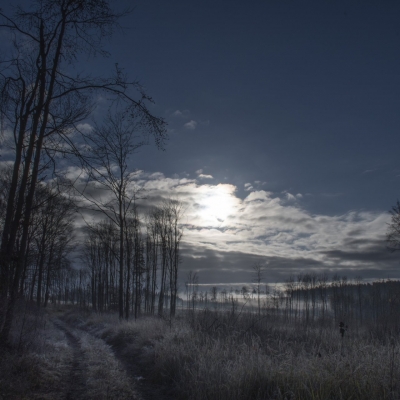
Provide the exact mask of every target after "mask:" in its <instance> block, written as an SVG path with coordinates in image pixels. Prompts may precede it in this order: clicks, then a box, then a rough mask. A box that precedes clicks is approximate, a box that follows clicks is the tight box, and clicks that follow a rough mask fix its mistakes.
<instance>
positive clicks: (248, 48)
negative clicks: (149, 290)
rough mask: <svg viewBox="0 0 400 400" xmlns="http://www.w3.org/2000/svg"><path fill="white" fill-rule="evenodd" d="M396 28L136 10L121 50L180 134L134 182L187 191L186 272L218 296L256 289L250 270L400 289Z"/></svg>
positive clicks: (362, 15)
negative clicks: (391, 224) (391, 246)
mask: <svg viewBox="0 0 400 400" xmlns="http://www.w3.org/2000/svg"><path fill="white" fill-rule="evenodd" d="M399 17H400V4H399V3H397V2H376V1H374V2H372V1H371V2H368V1H365V2H356V1H351V2H348V1H334V2H320V1H253V2H243V1H240V2H239V1H231V2H225V1H201V2H199V1H193V2H187V1H171V2H164V1H157V0H149V1H141V2H140V1H139V2H137V3H135V10H134V12H133V13H132V15H131V16H130V17H128V18H126V19H125V20H124V21H123V25H124V28H125V36H124V37H123V38H122V39H121V38H118V39H116V40H114V41H113V42H112V43H111V44H110V49H111V50H112V52H113V54H114V58H113V61H114V59H118V60H119V59H120V60H121V61H120V64H121V65H124V66H125V68H126V71H127V73H129V75H130V76H132V77H134V78H137V79H139V80H140V81H141V83H142V84H143V85H144V86H145V88H146V89H147V91H148V92H149V94H151V95H152V96H153V98H154V100H155V102H156V105H155V107H154V110H155V112H158V113H159V114H160V115H163V116H164V117H165V118H166V119H167V121H168V123H169V135H170V140H169V143H168V145H167V147H166V151H165V152H162V153H161V152H157V151H156V150H155V149H146V150H145V151H143V152H142V153H141V154H140V155H139V156H138V158H137V167H138V168H139V169H143V170H145V171H148V172H149V173H155V172H158V173H161V174H163V175H162V176H163V177H164V178H165V179H167V178H168V179H169V181H168V179H167V181H168V184H167V186H168V187H169V190H171V191H172V195H174V193H175V194H176V193H177V192H185V190H186V192H185V195H182V199H183V200H184V201H185V202H187V204H188V209H189V210H191V211H188V218H189V221H188V225H189V226H190V224H191V223H192V225H193V228H187V230H186V234H185V237H186V239H185V240H186V241H185V246H184V253H185V256H184V263H183V265H182V268H183V270H189V269H197V270H198V271H199V275H200V280H201V281H202V280H203V281H204V282H205V283H210V284H211V283H213V282H214V283H215V282H224V281H225V282H230V283H232V282H241V281H246V276H247V280H249V278H248V277H249V272H248V271H250V270H251V265H252V264H254V263H255V262H261V263H265V265H266V268H267V269H268V271H269V279H270V281H281V280H283V279H285V277H286V276H287V274H288V273H293V274H297V273H299V272H304V271H305V270H311V269H312V270H315V271H322V270H324V271H327V272H328V273H329V274H333V273H334V272H338V273H340V274H345V275H348V276H349V277H354V276H356V275H361V276H364V277H365V278H368V279H372V278H377V279H379V278H396V277H399V275H400V274H399V273H398V269H397V268H398V264H399V263H398V255H396V254H390V253H388V251H387V250H386V248H385V242H384V233H385V231H386V223H387V222H388V221H389V215H388V210H389V209H390V207H391V206H392V205H393V204H394V203H395V201H396V199H397V198H398V197H399V188H400V185H399V183H400V165H399V157H398V145H399V144H400V140H399V127H400V113H399V105H400V104H399V103H400V101H399V100H400V97H399V96H400V92H399V89H400V72H399V71H400V52H399V44H400V25H399V24H398V21H399V20H400V18H399ZM201 175H203V176H206V175H208V178H205V177H201ZM160 177H161V175H159V177H158V178H157V179H156V180H153V181H152V182H153V186H154V185H155V181H157V182H158V184H160V185H161V181H163V182H164V184H165V182H166V181H165V179H164V178H160ZM211 177H212V178H211ZM163 179H164V180H163ZM179 179H181V180H182V179H186V180H189V181H190V182H188V183H186V184H181V185H180V184H179V183H177V182H179ZM218 184H220V185H221V184H225V185H226V186H224V188H225V189H226V190H227V192H229V193H230V195H231V196H232V197H231V199H232V201H233V203H235V202H237V203H235V207H233V208H232V213H233V214H232V215H231V216H228V217H226V218H223V221H222V222H220V221H218V220H215V221H214V222H213V223H211V222H209V223H208V225H207V224H205V223H204V221H203V219H204V218H205V217H204V214H203V217H202V218H197V215H198V214H196V213H195V211H193V210H194V208H195V206H194V204H197V203H198V204H201V201H200V200H199V197H201V194H200V193H201V192H202V190H205V189H206V188H213V190H217V189H216V188H217V187H218V186H216V185H218ZM185 185H186V186H185ZM180 186H181V187H180ZM195 188H197V189H196V190H195ZM194 192H196V193H197V194H193V193H194ZM188 193H190V195H189V194H188ZM165 195H166V194H165ZM185 196H187V197H185ZM211 198H212V197H211ZM214 198H215V197H214ZM215 201H216V202H218V201H217V200H215ZM252 202H253V203H252ZM223 203H224V202H223ZM250 204H252V206H251V207H250V206H249V205H250ZM244 205H245V206H244ZM217 209H218V207H217ZM243 209H244V211H243ZM240 210H242V211H240ZM210 212H211V211H210ZM211 213H212V212H211ZM286 216H289V217H288V218H286ZM196 221H197V222H196ZM218 223H220V225H219V226H218ZM307 223H308V225H307ZM205 225H207V226H206V227H205ZM242 228H243V229H242ZM241 229H242V230H241ZM246 229H247V230H246ZM228 231H229V234H228V233H227V232H228ZM205 237H206V238H208V240H206V239H205ZM202 271H203V272H202ZM246 274H247V275H246Z"/></svg>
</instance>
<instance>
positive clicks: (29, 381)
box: [0, 309, 400, 400]
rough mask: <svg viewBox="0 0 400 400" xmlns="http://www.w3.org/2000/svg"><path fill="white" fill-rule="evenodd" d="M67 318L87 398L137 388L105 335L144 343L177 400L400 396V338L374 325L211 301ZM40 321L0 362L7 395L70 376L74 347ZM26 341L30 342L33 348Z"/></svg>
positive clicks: (0, 390)
mask: <svg viewBox="0 0 400 400" xmlns="http://www.w3.org/2000/svg"><path fill="white" fill-rule="evenodd" d="M63 314H65V312H63ZM29 318H30V317H29ZM32 318H33V317H32ZM65 318H66V320H68V321H69V323H70V324H73V325H74V326H76V327H77V329H76V330H74V331H73V333H74V334H75V335H79V340H80V345H81V348H82V350H83V352H84V359H85V363H86V371H87V388H88V391H89V392H88V393H89V394H90V397H88V398H96V399H106V398H135V396H136V397H137V395H136V394H135V391H134V386H133V384H132V381H131V379H132V377H128V376H127V375H126V373H125V371H124V370H123V368H122V366H121V365H120V364H119V362H118V361H117V360H116V359H115V357H114V355H113V353H112V351H111V348H110V346H109V345H107V344H106V343H105V341H107V342H109V343H113V345H114V346H119V347H120V348H124V351H125V353H128V354H130V353H129V352H131V354H132V357H134V356H136V355H137V350H138V349H140V352H141V354H145V355H146V357H147V358H146V359H147V360H148V363H149V364H148V365H150V367H151V370H152V374H151V381H152V382H154V383H163V384H166V385H172V386H173V387H174V388H175V393H176V396H175V397H176V398H177V399H189V400H206V399H207V400H214V399H216V400H225V399H226V400H228V399H229V400H239V399H241V400H242V399H249V400H250V399H254V400H261V399H276V400H294V399H296V400H299V399H315V400H317V399H318V400H329V399H332V400H341V399H343V400H344V399H346V400H347V399H355V400H364V399H365V400H366V399H368V400H370V399H382V400H392V399H398V398H399V397H400V388H399V378H400V362H399V361H400V359H399V350H400V343H399V340H398V338H397V336H390V335H388V336H387V337H377V336H375V335H371V333H370V332H369V331H368V330H367V329H366V328H359V329H357V330H353V331H352V330H351V329H349V331H347V332H346V334H345V337H344V338H343V339H341V337H340V334H339V329H338V327H337V326H336V325H335V324H334V323H332V324H331V325H329V324H328V325H327V324H325V325H320V324H318V323H315V324H314V325H308V326H306V325H302V324H298V325H290V324H287V323H284V322H283V321H281V320H279V319H278V318H274V317H272V316H268V315H261V316H260V317H259V316H257V315H256V314H252V313H242V314H240V313H239V314H238V313H236V314H234V313H229V312H219V311H207V310H205V311H199V312H196V313H195V314H193V313H192V314H182V315H181V316H178V317H177V318H175V319H174V320H173V321H165V320H162V319H160V318H152V317H142V318H140V319H138V320H137V321H136V322H135V321H119V319H118V317H117V316H116V315H114V314H103V315H101V314H96V313H90V312H85V313H82V312H78V310H76V309H71V310H70V311H69V312H68V313H67V314H65ZM36 320H37V321H39V322H38V326H37V327H36V337H37V338H38V339H37V341H36V342H35V340H33V338H31V337H30V334H28V333H26V335H25V339H26V340H27V342H23V344H22V345H20V348H23V349H24V352H23V355H20V354H19V353H18V352H14V353H10V354H7V355H6V358H5V359H3V360H2V361H1V365H2V366H3V370H2V375H1V376H0V394H2V395H3V397H4V398H7V399H9V398H10V399H12V398H15V399H17V398H18V399H24V398H31V397H29V393H30V391H34V393H39V394H40V396H42V397H40V398H47V399H51V398H57V397H54V396H55V395H54V393H55V388H60V387H63V385H65V382H64V381H63V379H64V378H65V376H66V374H67V370H68V366H69V363H70V361H71V357H72V354H71V349H70V348H69V347H68V343H67V341H66V338H65V336H64V335H63V334H62V333H60V330H59V329H57V328H56V327H54V326H53V325H52V323H51V319H50V318H48V317H46V316H44V317H40V318H36ZM29 323H32V324H33V320H32V321H30V322H29ZM39 325H40V326H39ZM79 328H81V329H83V330H85V332H86V333H85V332H82V330H81V329H79ZM15 332H18V329H16V330H15ZM15 338H18V335H17V333H15ZM39 338H40V339H39ZM25 343H30V347H29V349H30V350H29V351H28V347H26V345H25ZM15 346H18V340H17V339H16V341H15ZM4 366H6V368H5V369H4ZM10 366H11V367H10ZM17 378H18V379H17ZM16 384H18V385H19V387H18V391H17V392H16V391H15V390H16V389H15V385H16ZM13 385H14V386H13ZM10 393H11V394H12V393H14V395H15V393H17V395H15V396H14V397H12V396H10V395H9V394H10ZM46 396H47V397H46ZM52 396H53V397H52ZM118 396H119V397H118ZM130 396H131V397H130Z"/></svg>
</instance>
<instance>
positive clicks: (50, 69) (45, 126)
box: [0, 0, 166, 345]
mask: <svg viewBox="0 0 400 400" xmlns="http://www.w3.org/2000/svg"><path fill="white" fill-rule="evenodd" d="M128 13H129V10H126V11H122V12H116V11H114V10H113V9H112V7H111V4H110V2H107V1H99V2H96V1H92V0H79V1H76V0H59V1H53V0H44V1H40V2H28V3H27V4H26V7H15V8H14V13H13V14H12V15H6V14H5V13H4V12H3V10H0V29H1V31H2V33H3V35H4V37H7V38H9V40H8V42H9V46H7V47H6V48H5V50H6V52H7V54H5V53H3V54H2V57H1V60H0V62H1V72H0V119H1V121H0V126H1V135H2V136H3V137H4V136H11V138H12V140H13V146H12V148H13V151H14V157H13V165H12V169H11V173H10V180H9V182H10V184H9V185H8V187H7V189H6V191H5V192H4V191H3V193H2V194H3V195H4V197H3V198H2V206H3V207H2V211H1V212H2V217H3V220H2V227H1V228H2V232H1V233H2V236H1V244H0V345H5V344H7V342H8V338H9V332H10V328H11V325H12V322H13V318H14V308H15V305H16V302H17V299H18V297H19V295H20V294H21V288H22V289H23V288H24V285H25V284H26V283H27V282H28V281H29V279H31V278H32V280H33V279H34V280H35V282H36V283H35V284H36V285H38V289H37V290H38V292H37V294H36V295H37V296H38V301H39V302H41V300H42V293H43V292H42V291H43V290H44V297H45V298H46V290H47V289H46V288H47V286H48V285H47V280H48V279H47V277H48V276H51V275H52V273H50V275H49V274H48V271H51V270H52V269H54V268H53V267H52V266H51V265H54V264H55V263H56V260H58V261H59V262H60V263H61V264H62V260H64V259H65V258H64V255H65V251H66V248H63V246H62V243H61V242H65V241H63V240H59V238H58V239H54V241H53V242H54V243H53V245H51V244H50V245H49V244H48V241H47V238H46V239H43V235H45V236H47V235H52V236H54V235H56V236H57V235H58V236H59V235H61V233H60V232H57V233H54V232H51V233H48V231H47V226H48V224H49V223H50V222H49V221H48V220H46V221H45V222H44V223H43V224H42V226H41V228H40V229H42V230H43V231H44V232H45V233H44V234H43V235H42V237H39V239H37V240H36V239H35V240H34V242H35V245H36V246H37V249H36V250H37V251H38V252H42V253H43V254H42V255H41V256H39V259H38V261H37V271H36V273H35V272H33V273H32V274H33V275H32V277H30V273H31V272H30V271H28V270H27V265H28V264H29V259H30V258H31V257H32V254H33V252H34V251H36V250H34V249H33V245H32V240H31V236H32V229H33V226H34V225H35V223H34V219H35V212H36V211H37V210H36V208H37V207H36V206H35V201H36V197H37V192H38V191H39V190H40V186H41V183H40V182H44V181H49V180H50V179H53V181H57V180H58V181H60V180H59V179H58V178H60V177H59V176H58V172H59V161H60V160H62V159H65V158H71V159H74V162H75V163H76V162H78V163H79V164H78V165H79V167H80V168H86V167H88V165H90V164H91V161H93V159H92V158H91V149H90V146H88V145H87V144H86V145H85V146H84V145H83V144H84V140H85V139H84V138H85V132H83V131H80V129H79V123H81V122H84V121H86V120H87V119H88V118H89V117H90V116H91V115H92V112H93V110H94V109H95V108H96V105H97V103H98V99H99V98H102V99H103V100H105V99H107V100H106V101H108V102H109V104H111V106H110V107H111V108H110V112H112V110H113V108H112V106H115V105H116V104H118V105H119V107H120V108H121V110H123V112H124V118H125V121H127V123H129V121H132V122H133V121H136V123H135V127H137V128H138V129H139V131H136V132H135V134H136V137H141V136H143V135H144V137H148V136H152V137H153V138H154V140H155V143H156V145H157V146H158V147H162V146H163V143H164V141H165V139H166V127H165V126H166V124H165V121H164V120H163V119H162V118H158V117H156V116H154V115H152V113H151V112H150V111H149V109H148V104H149V103H151V102H152V99H151V98H150V97H149V96H147V95H146V93H144V91H143V88H142V86H141V85H139V83H138V82H136V81H129V80H128V79H127V77H126V75H125V73H123V71H122V69H121V68H120V67H119V66H118V64H115V71H114V73H113V74H112V75H110V76H109V77H107V76H100V77H95V76H91V75H90V74H86V73H84V71H79V72H77V71H78V70H80V69H81V67H79V68H76V67H77V66H78V65H77V64H78V62H79V59H80V55H81V54H85V56H87V55H93V56H94V55H97V56H99V55H100V56H107V55H108V52H107V51H106V50H105V49H104V47H103V42H104V41H105V40H106V39H107V38H108V37H110V36H111V35H112V34H113V32H114V31H115V30H116V29H117V28H118V27H119V23H118V21H119V19H120V18H121V17H122V16H124V15H127V14H128ZM104 105H105V103H102V107H104ZM101 115H106V113H104V112H102V113H101ZM107 117H109V115H107V116H106V118H107ZM94 167H95V166H94ZM61 181H63V183H64V184H65V183H66V182H65V177H63V176H61ZM58 189H59V187H57V186H56V187H54V188H53V189H52V190H53V191H57V190H58ZM49 204H50V203H49ZM48 207H50V208H51V207H63V206H62V205H59V204H58V205H48ZM119 214H121V210H120V211H119ZM120 217H121V215H120ZM52 223H53V222H52ZM59 229H60V230H62V228H61V227H60V228H59ZM42 239H43V240H42ZM120 241H121V242H122V240H120ZM66 243H68V241H66ZM121 246H122V243H121ZM122 261H123V260H122V253H120V262H121V265H122ZM35 274H36V275H35ZM122 277H123V270H122V268H121V266H120V286H121V292H120V293H119V303H120V304H119V309H120V310H123V305H122V300H123V299H122V286H123V283H124V282H123V281H122V279H121V278H122ZM49 279H50V278H49ZM66 279H67V278H66ZM50 281H51V279H50ZM38 282H40V283H38ZM120 317H121V313H120Z"/></svg>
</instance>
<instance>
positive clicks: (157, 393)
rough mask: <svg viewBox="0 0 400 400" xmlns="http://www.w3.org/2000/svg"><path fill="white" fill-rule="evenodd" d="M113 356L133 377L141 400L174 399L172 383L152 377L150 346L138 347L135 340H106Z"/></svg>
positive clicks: (152, 361) (152, 355)
mask: <svg viewBox="0 0 400 400" xmlns="http://www.w3.org/2000/svg"><path fill="white" fill-rule="evenodd" d="M107 343H108V344H109V345H110V346H111V348H112V349H113V351H114V354H115V356H116V357H117V358H118V359H119V360H120V361H121V363H122V364H123V365H124V367H125V368H126V370H127V372H128V374H129V376H130V377H132V378H133V379H135V381H136V383H137V387H138V390H139V391H140V395H141V397H142V398H143V400H154V399H157V400H176V399H177V397H176V394H175V393H174V389H173V387H172V385H169V386H168V385H162V384H159V383H157V382H155V381H154V379H152V372H153V369H154V351H153V349H152V348H151V347H148V346H144V347H140V346H138V345H137V343H136V342H135V341H120V340H114V341H113V340H111V339H109V340H107Z"/></svg>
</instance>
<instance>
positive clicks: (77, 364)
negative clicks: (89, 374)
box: [54, 320, 87, 400]
mask: <svg viewBox="0 0 400 400" xmlns="http://www.w3.org/2000/svg"><path fill="white" fill-rule="evenodd" d="M54 325H55V326H57V327H58V328H59V329H61V330H62V331H63V332H64V333H65V336H66V338H67V341H68V345H69V346H70V347H71V348H72V351H73V358H72V361H71V366H70V373H69V377H68V384H67V389H66V393H65V399H66V400H81V399H82V400H83V399H87V396H86V366H85V361H84V352H83V350H82V349H81V345H80V343H79V339H78V338H77V337H76V336H75V335H74V334H73V333H72V332H71V330H70V329H69V328H68V326H66V325H65V324H64V323H63V322H62V321H60V320H55V321H54Z"/></svg>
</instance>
